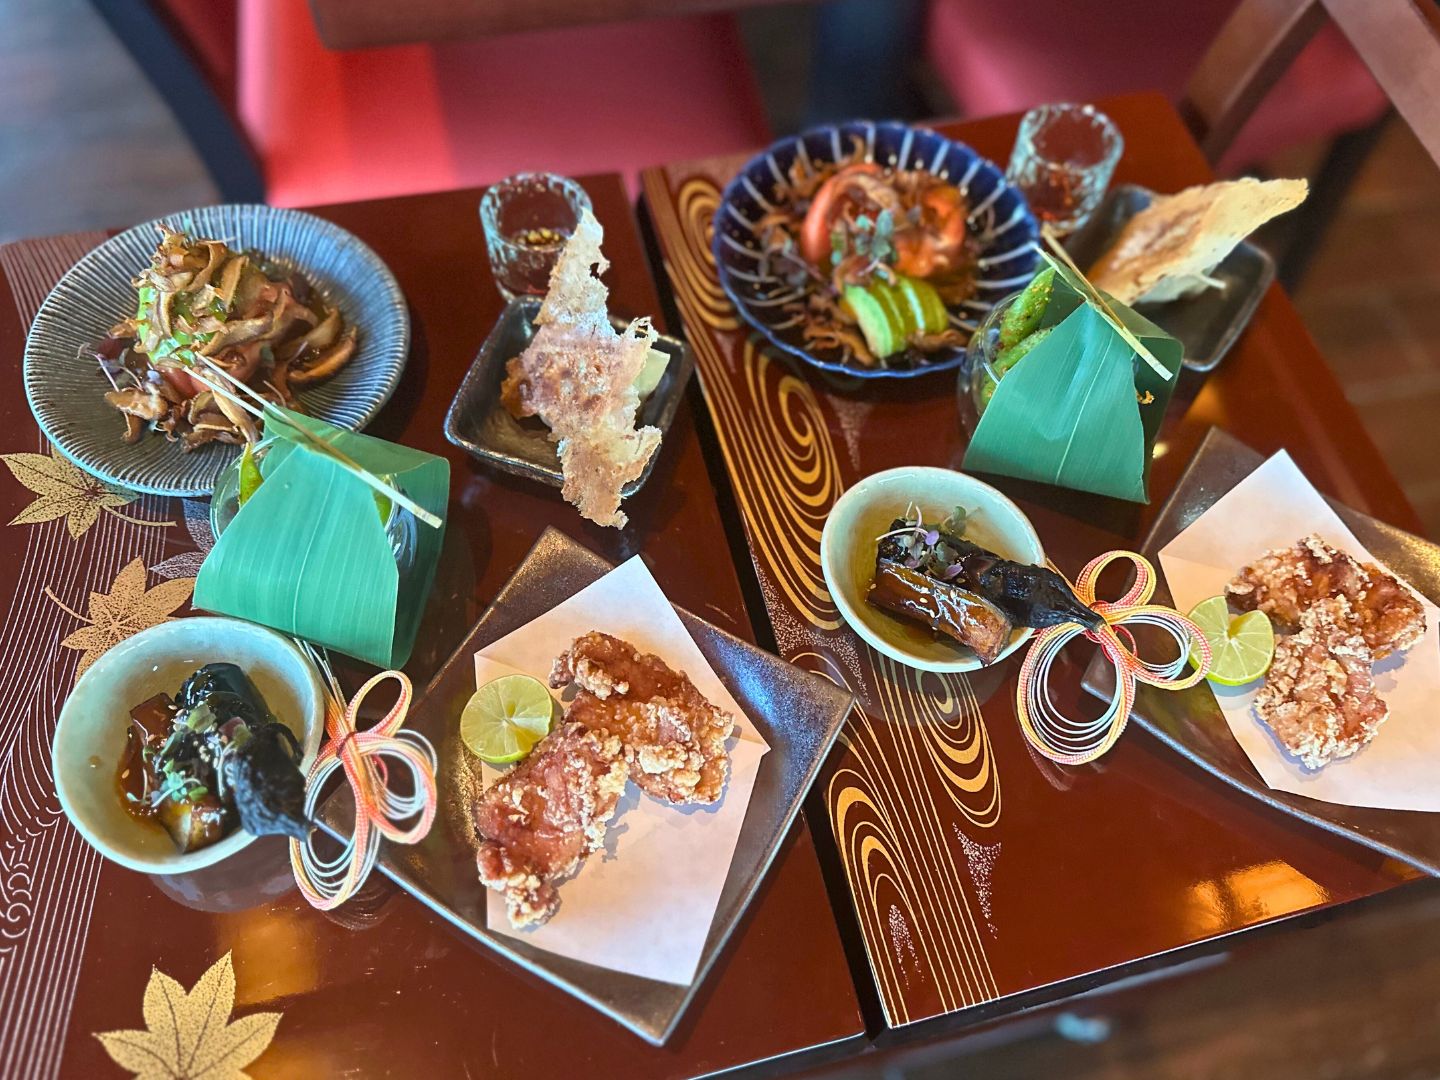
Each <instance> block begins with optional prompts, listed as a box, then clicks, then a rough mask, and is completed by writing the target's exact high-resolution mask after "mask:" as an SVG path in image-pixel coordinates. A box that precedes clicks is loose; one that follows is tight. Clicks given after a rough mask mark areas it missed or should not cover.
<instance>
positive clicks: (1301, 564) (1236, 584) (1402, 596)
mask: <svg viewBox="0 0 1440 1080" xmlns="http://www.w3.org/2000/svg"><path fill="white" fill-rule="evenodd" d="M1225 596H1226V598H1227V599H1228V600H1229V601H1230V603H1232V604H1234V605H1235V606H1236V607H1238V608H1241V609H1242V610H1251V609H1254V610H1259V611H1263V612H1265V614H1267V615H1269V616H1270V617H1271V619H1273V620H1274V621H1275V622H1276V623H1277V624H1278V625H1279V626H1280V627H1281V628H1282V629H1286V630H1290V629H1294V628H1295V627H1297V626H1298V625H1300V622H1301V617H1302V616H1303V615H1304V613H1305V611H1306V610H1307V609H1308V608H1310V607H1311V606H1313V605H1315V604H1317V603H1319V602H1320V601H1322V600H1326V599H1329V598H1332V597H1342V598H1344V599H1345V600H1346V601H1347V610H1348V612H1349V616H1350V618H1351V619H1353V621H1354V624H1355V630H1356V632H1357V633H1359V634H1360V635H1361V636H1362V637H1363V638H1364V639H1365V644H1366V646H1367V647H1368V648H1369V649H1370V651H1371V652H1372V653H1373V654H1374V655H1375V658H1376V659H1377V660H1378V659H1383V658H1384V657H1386V656H1389V655H1390V654H1391V653H1392V652H1397V651H1399V652H1403V651H1404V650H1406V649H1408V648H1410V646H1412V645H1414V644H1415V643H1416V642H1418V641H1419V640H1420V639H1421V638H1422V637H1424V636H1425V609H1424V607H1423V606H1422V605H1421V603H1420V601H1419V599H1418V598H1416V596H1415V594H1414V593H1413V592H1411V591H1410V589H1408V588H1407V587H1406V586H1405V585H1404V584H1403V583H1402V582H1401V581H1400V580H1399V579H1398V578H1396V577H1395V575H1394V574H1392V573H1390V572H1389V571H1388V570H1386V569H1384V568H1383V567H1380V566H1377V565H1375V564H1374V563H1362V562H1358V561H1356V560H1355V559H1353V558H1352V557H1351V556H1349V555H1347V554H1346V553H1345V552H1343V551H1340V550H1338V549H1337V548H1335V547H1333V546H1331V545H1330V544H1328V543H1326V542H1325V541H1324V540H1323V539H1321V538H1320V537H1319V536H1313V535H1312V536H1307V537H1305V538H1304V539H1302V540H1298V541H1296V542H1295V544H1294V545H1293V546H1291V547H1288V548H1276V549H1275V550H1274V551H1267V552H1266V553H1265V554H1264V555H1261V556H1260V558H1258V559H1256V560H1255V561H1254V562H1253V563H1251V564H1250V565H1249V566H1247V567H1245V569H1243V570H1241V571H1240V573H1239V574H1237V575H1236V576H1235V578H1234V579H1233V580H1232V581H1231V582H1230V584H1229V585H1228V586H1226V589H1225Z"/></svg>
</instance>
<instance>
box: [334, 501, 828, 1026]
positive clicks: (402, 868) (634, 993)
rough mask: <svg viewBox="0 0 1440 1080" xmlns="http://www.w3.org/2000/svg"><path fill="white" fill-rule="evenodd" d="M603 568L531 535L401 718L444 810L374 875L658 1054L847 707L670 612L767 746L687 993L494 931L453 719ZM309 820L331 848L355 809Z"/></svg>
mask: <svg viewBox="0 0 1440 1080" xmlns="http://www.w3.org/2000/svg"><path fill="white" fill-rule="evenodd" d="M612 569H613V567H612V566H611V565H610V564H609V563H608V562H606V561H605V560H604V559H602V558H600V556H598V555H596V554H594V553H593V552H591V551H590V550H588V549H587V548H584V547H581V546H580V545H579V544H577V543H575V542H574V541H573V540H571V539H570V538H569V537H567V536H565V534H564V533H561V532H559V531H558V530H555V529H546V530H545V532H544V533H542V534H541V536H540V539H539V540H538V541H536V543H535V546H534V547H533V548H531V550H530V553H529V555H527V556H526V557H525V561H524V562H523V563H521V564H520V567H519V569H517V570H516V571H515V573H514V575H513V576H512V577H511V578H510V580H509V582H507V583H506V585H505V587H504V588H503V589H501V590H500V594H499V595H498V596H496V598H495V602H494V603H493V604H492V605H491V606H490V609H489V610H488V611H487V612H486V613H485V615H484V616H483V617H482V618H481V619H480V621H479V623H477V624H476V626H475V628H474V629H473V630H472V631H471V632H470V634H469V635H468V636H467V637H466V639H465V641H464V642H463V643H461V645H460V647H459V648H458V649H456V650H455V653H454V654H453V655H452V656H451V657H450V659H449V660H447V661H446V663H445V666H444V667H443V668H442V669H441V671H440V673H439V674H438V675H436V676H435V678H434V679H433V680H432V681H431V683H430V686H429V687H428V688H427V689H426V691H425V692H424V693H423V694H421V695H419V696H418V698H417V700H416V702H415V704H414V705H413V706H412V707H411V709H410V714H409V718H408V719H407V721H406V726H407V728H410V729H413V730H415V731H418V732H420V733H421V734H422V735H424V736H425V737H426V738H428V739H429V740H430V742H431V743H432V744H433V745H434V746H435V748H436V750H437V751H438V752H439V757H440V772H439V774H438V776H437V781H438V786H439V791H440V809H439V812H438V813H437V814H436V817H435V824H434V826H433V828H431V830H430V834H429V836H427V837H426V838H425V839H424V840H422V841H421V842H420V843H419V844H416V845H415V846H413V847H400V846H397V845H393V844H387V845H385V846H384V847H383V848H382V849H381V852H380V862H379V868H380V870H381V871H382V872H383V873H385V874H386V875H387V876H388V877H390V878H392V879H393V880H394V881H396V882H397V883H398V884H399V885H400V886H401V887H402V888H404V889H405V890H406V891H407V892H409V893H410V894H411V895H413V896H415V897H416V898H417V899H419V900H420V901H421V902H422V903H424V904H425V905H426V906H428V907H429V908H431V909H432V910H433V911H434V912H435V913H436V914H437V915H439V916H440V917H441V918H444V919H445V920H447V921H448V922H450V923H452V924H453V925H454V926H455V927H457V928H458V929H459V930H461V931H463V932H464V933H466V934H468V935H469V936H471V937H472V938H474V939H475V940H476V941H477V942H478V943H479V944H481V945H482V946H484V947H485V948H488V949H493V950H494V951H495V952H497V953H499V954H500V955H502V956H504V957H506V958H507V959H509V960H511V961H512V962H514V963H516V964H518V965H520V967H522V968H524V969H525V970H526V971H528V972H530V973H531V974H533V975H535V976H538V977H539V978H541V979H543V980H544V981H546V982H548V983H550V984H552V985H553V986H556V987H558V988H560V989H561V990H563V991H565V992H566V993H569V994H573V995H574V996H575V997H577V998H579V999H580V1000H581V1001H584V1002H586V1003H587V1004H588V1005H591V1006H593V1007H594V1008H596V1009H599V1010H600V1011H601V1012H603V1013H604V1014H605V1015H607V1016H609V1017H611V1018H612V1019H614V1020H615V1021H617V1022H618V1023H620V1024H623V1025H624V1026H625V1027H627V1028H629V1029H630V1030H631V1031H633V1032H634V1033H635V1034H637V1035H639V1036H640V1037H641V1038H642V1039H644V1040H645V1041H646V1042H649V1043H652V1044H654V1045H656V1046H658V1045H660V1044H662V1043H663V1042H664V1041H665V1040H666V1039H667V1038H668V1037H669V1035H670V1033H671V1032H672V1031H673V1030H674V1029H675V1025H676V1023H678V1022H679V1020H680V1016H681V1014H682V1013H683V1012H684V1010H685V1008H686V1007H687V1006H688V1005H689V1004H690V1002H691V1001H692V1000H693V999H694V997H695V994H696V992H697V991H698V990H699V988H700V985H701V984H702V983H703V982H704V980H705V977H706V975H707V974H708V973H709V971H710V969H711V968H712V967H713V965H714V963H715V960H716V958H717V957H718V956H719V955H720V952H721V951H722V950H723V949H724V947H725V943H726V941H728V940H729V938H730V934H731V932H732V931H733V930H734V929H735V926H736V924H737V923H738V922H739V921H740V917H741V915H742V914H744V912H745V909H746V907H747V906H748V905H749V903H750V901H751V900H752V899H753V898H754V896H755V893H756V890H757V889H758V888H759V886H760V882H761V880H762V879H763V878H764V876H765V873H766V871H767V870H768V869H769V868H770V864H771V863H772V862H773V861H774V859H775V855H776V853H777V852H778V851H779V849H780V845H781V843H782V842H783V841H784V840H785V837H786V835H787V834H788V833H789V831H790V827H791V825H793V824H794V822H795V816H796V814H797V813H799V810H800V803H801V800H803V799H804V797H805V795H806V793H807V792H808V791H809V790H810V785H811V784H812V783H813V782H814V780H815V777H816V775H817V774H818V772H819V770H820V767H821V765H822V763H823V762H824V760H825V758H826V756H827V755H828V754H829V752H830V748H831V746H832V745H833V744H834V742H835V738H836V736H837V735H838V734H839V732H840V727H841V725H842V724H844V722H845V717H846V716H847V715H848V714H849V712H850V707H851V704H852V703H853V701H854V699H853V697H852V696H851V695H850V693H849V691H847V690H844V689H842V688H841V687H839V686H837V685H835V683H833V682H831V681H830V680H829V679H826V678H823V677H821V676H820V675H816V674H813V673H811V672H808V671H805V670H802V669H801V668H798V667H795V666H794V665H793V664H789V663H786V662H785V661H784V660H781V659H780V658H779V657H778V656H775V655H773V654H772V653H768V652H765V651H764V650H763V649H758V648H756V647H755V646H754V645H751V644H750V643H749V642H746V641H742V640H741V639H739V638H737V637H734V636H733V635H731V634H727V633H726V632H725V631H723V630H721V629H719V628H718V627H716V626H712V625H711V624H710V623H708V622H705V621H704V620H703V619H700V618H697V617H696V616H694V615H692V614H690V613H689V612H688V611H685V610H684V609H681V608H677V609H676V612H677V613H678V614H679V616H680V620H681V621H682V622H683V623H684V624H685V628H686V629H687V630H689V632H690V634H691V636H692V637H693V638H694V639H695V644H696V645H698V646H699V647H700V651H701V652H702V653H703V654H704V655H705V659H706V660H708V661H709V662H710V665H711V667H713V668H714V669H715V673H716V674H717V675H718V676H719V677H720V680H721V682H723V683H724V684H725V686H726V688H727V689H728V690H729V691H730V693H731V694H733V695H734V697H735V700H736V701H737V702H739V704H740V706H741V708H743V709H744V710H745V714H746V716H747V717H748V718H749V719H750V721H751V723H753V724H754V725H755V727H756V729H757V730H758V731H759V732H760V734H761V735H763V736H764V738H765V741H766V742H767V743H769V745H770V751H769V753H767V754H766V755H765V756H764V758H763V759H762V760H761V763H760V769H759V772H758V773H756V776H755V786H754V788H753V789H752V791H751V795H750V804H749V808H748V810H747V812H746V815H745V822H744V825H743V826H742V827H741V830H740V835H739V837H738V839H737V841H736V845H735V853H734V856H733V857H732V859H731V862H730V872H729V874H728V876H727V877H726V879H725V886H724V888H723V889H722V890H721V893H720V901H719V904H718V905H717V906H716V909H715V916H714V918H713V919H712V920H711V921H710V929H709V934H708V936H707V937H706V939H705V946H704V949H703V951H702V952H701V955H700V963H699V966H698V967H697V968H696V971H695V979H694V981H693V982H691V983H690V985H688V986H679V985H675V984H672V983H666V982H658V981H656V980H653V979H647V978H643V977H641V976H638V975H632V974H627V973H625V972H620V971H612V970H610V969H608V968H602V967H597V966H595V965H593V964H587V963H584V962H582V961H579V960H573V959H570V958H568V957H564V956H559V955H556V954H555V953H551V952H546V951H545V950H543V949H539V948H536V947H535V946H533V945H531V944H529V943H528V942H526V941H524V940H521V939H519V938H515V937H509V936H506V935H504V934H500V933H496V932H494V931H492V930H490V929H489V927H488V926H487V924H486V891H485V888H484V887H483V886H482V885H481V884H480V881H479V879H478V876H477V874H476V869H475V852H474V844H473V824H472V823H471V821H470V818H469V817H468V802H467V801H466V796H465V793H464V790H463V783H462V782H461V781H458V780H457V779H456V777H455V774H454V772H453V771H452V772H450V773H447V764H446V763H447V761H452V760H453V755H454V754H455V753H457V752H460V753H468V751H463V749H458V748H457V747H458V729H459V717H460V713H461V711H462V709H463V708H464V706H465V703H466V702H467V701H468V700H469V699H470V696H471V695H472V694H473V693H474V692H475V665H474V654H475V653H477V652H479V651H480V650H481V649H483V648H485V646H487V645H489V644H491V643H492V642H494V641H497V640H499V639H500V638H502V637H504V636H505V635H506V634H508V633H510V632H511V631H512V630H516V629H518V628H519V627H521V626H523V625H525V624H526V623H528V622H530V621H532V620H534V619H536V618H538V617H539V616H540V615H543V614H544V613H545V612H547V611H549V610H550V609H551V608H553V607H555V606H556V605H557V604H559V603H560V602H561V601H562V600H565V599H567V598H569V597H570V596H573V595H574V594H575V593H577V592H579V591H580V590H581V589H583V588H584V587H585V586H587V585H590V584H592V583H593V582H595V581H597V580H599V579H600V578H601V577H603V576H604V575H605V574H606V573H608V572H609V571H610V570H612ZM319 820H320V822H321V823H322V824H323V825H324V826H325V827H326V828H328V829H330V830H331V831H332V832H334V833H335V834H336V835H342V836H344V835H349V830H350V828H351V825H352V823H353V821H354V803H353V802H352V801H351V798H350V796H349V794H348V792H345V791H340V792H337V793H336V794H335V795H332V796H331V797H330V799H329V800H328V801H327V802H326V803H325V804H324V805H322V806H321V808H320V812H319ZM466 830H468V837H469V839H467V832H466Z"/></svg>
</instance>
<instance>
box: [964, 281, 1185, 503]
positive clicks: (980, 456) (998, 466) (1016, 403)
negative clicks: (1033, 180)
mask: <svg viewBox="0 0 1440 1080" xmlns="http://www.w3.org/2000/svg"><path fill="white" fill-rule="evenodd" d="M1102 295H1104V296H1105V301H1106V303H1108V304H1109V305H1110V309H1111V310H1112V311H1113V312H1114V313H1115V316H1116V318H1118V319H1119V321H1120V322H1121V323H1122V324H1123V325H1124V326H1125V327H1126V329H1128V330H1129V331H1130V332H1131V333H1132V334H1133V335H1135V337H1137V338H1138V339H1139V340H1140V341H1141V343H1142V344H1143V345H1145V347H1146V348H1148V349H1149V350H1150V352H1151V354H1152V355H1153V356H1154V357H1155V359H1156V360H1158V361H1159V362H1160V364H1161V365H1162V366H1163V367H1164V368H1165V369H1166V370H1167V371H1168V372H1169V373H1170V377H1169V378H1163V377H1162V376H1161V375H1160V373H1159V372H1157V371H1155V370H1154V369H1153V368H1151V366H1150V365H1149V364H1148V363H1146V362H1144V361H1143V360H1142V359H1141V358H1140V357H1139V355H1138V354H1137V353H1136V352H1135V350H1134V349H1133V348H1131V346H1130V345H1129V344H1128V343H1127V342H1126V340H1125V338H1124V337H1123V336H1121V334H1120V333H1119V331H1117V330H1116V329H1115V327H1114V326H1113V325H1112V324H1111V323H1110V321H1109V320H1108V319H1107V318H1106V317H1105V316H1104V315H1103V314H1102V313H1101V312H1100V310H1099V308H1098V307H1096V306H1095V305H1093V304H1092V303H1090V302H1089V301H1088V300H1087V299H1086V298H1085V296H1084V295H1083V294H1082V293H1081V291H1080V290H1079V289H1078V288H1076V287H1075V286H1074V285H1072V284H1071V282H1070V280H1069V274H1068V272H1067V273H1057V275H1056V278H1055V285H1054V291H1053V293H1052V294H1051V297H1050V304H1049V306H1048V307H1047V308H1046V310H1045V315H1044V318H1043V319H1042V320H1041V324H1040V325H1041V326H1042V327H1047V326H1048V327H1053V330H1052V331H1051V333H1050V334H1049V336H1047V337H1046V338H1045V340H1043V341H1041V342H1040V343H1039V344H1037V345H1036V346H1035V347H1034V348H1033V349H1031V350H1030V352H1029V353H1027V354H1026V355H1025V356H1024V357H1022V358H1021V360H1020V361H1019V362H1018V363H1017V364H1016V365H1015V366H1014V367H1013V368H1011V369H1010V370H1009V371H1008V372H1006V373H1005V375H1004V377H1003V378H1001V379H1000V382H999V384H998V385H997V386H996V388H995V393H994V395H993V396H992V397H991V399H990V404H989V406H988V407H987V408H986V409H985V412H984V413H983V414H982V415H981V417H980V422H979V423H978V424H977V425H976V428H975V434H974V436H973V437H972V438H971V440H970V445H969V447H968V448H967V449H966V451H965V460H964V468H966V469H969V470H974V471H977V472H990V473H998V474H1000V475H1002V476H1015V477H1019V478H1021V479H1025V480H1038V481H1040V482H1041V483H1046V484H1055V485H1057V486H1059V487H1068V488H1074V489H1075V490H1077V491H1090V492H1094V493H1095V494H1097V495H1110V496H1113V497H1115V498H1117V499H1127V500H1129V501H1130V502H1139V503H1143V502H1149V501H1150V500H1149V495H1148V493H1147V492H1148V487H1149V479H1150V455H1151V451H1152V449H1153V448H1154V445H1155V436H1156V435H1157V433H1158V432H1159V430H1160V422H1161V420H1162V419H1164V416H1165V408H1166V406H1167V405H1169V404H1170V396H1171V394H1172V393H1174V390H1175V376H1176V374H1177V373H1178V372H1179V370H1180V364H1181V361H1182V359H1183V349H1182V347H1181V345H1180V342H1178V341H1176V340H1175V339H1174V338H1173V337H1171V336H1170V335H1169V334H1167V333H1165V331H1163V330H1161V329H1160V328H1159V327H1158V326H1156V325H1155V324H1154V323H1152V322H1151V321H1150V320H1149V319H1147V318H1145V317H1144V316H1143V315H1139V314H1137V313H1136V312H1135V311H1133V310H1132V309H1131V308H1128V307H1126V306H1125V305H1124V304H1122V303H1120V302H1119V301H1118V300H1115V299H1114V298H1112V297H1110V296H1109V295H1106V294H1102ZM1142 401H1143V402H1144V403H1143V404H1142V403H1141V402H1142Z"/></svg>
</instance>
